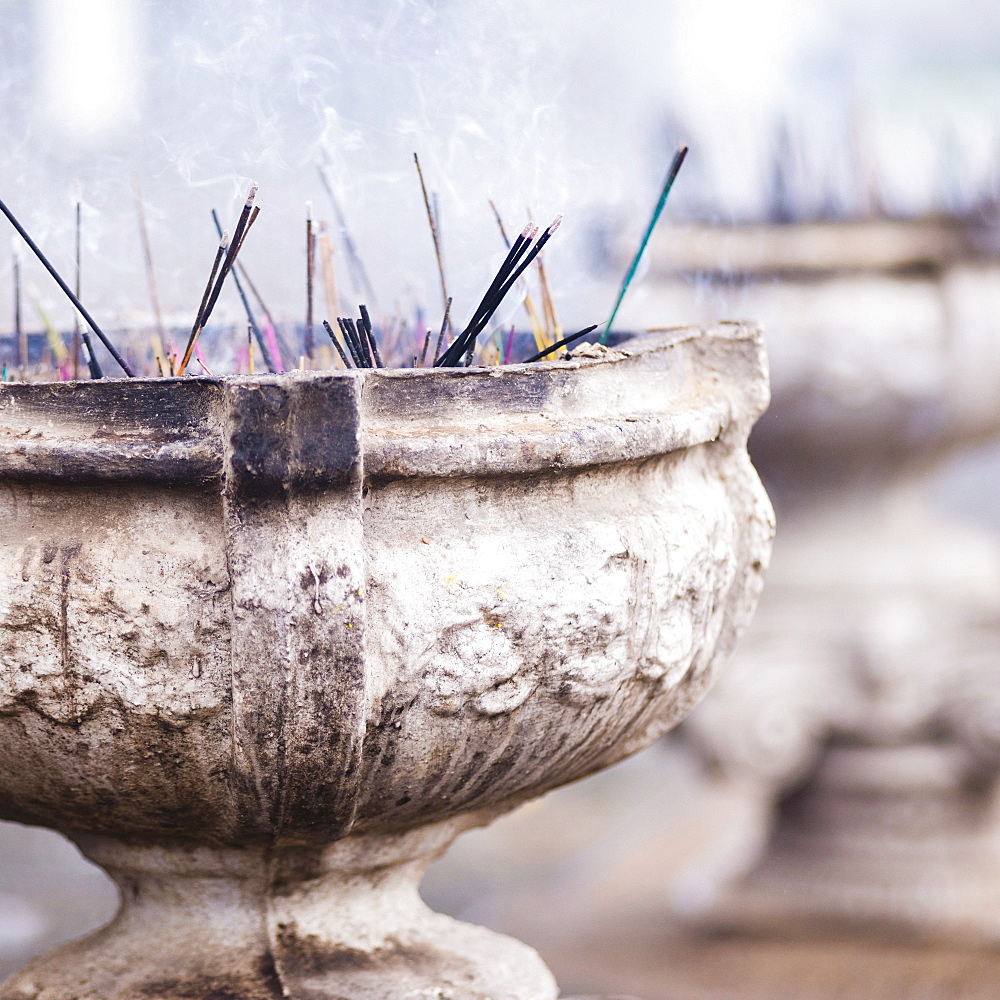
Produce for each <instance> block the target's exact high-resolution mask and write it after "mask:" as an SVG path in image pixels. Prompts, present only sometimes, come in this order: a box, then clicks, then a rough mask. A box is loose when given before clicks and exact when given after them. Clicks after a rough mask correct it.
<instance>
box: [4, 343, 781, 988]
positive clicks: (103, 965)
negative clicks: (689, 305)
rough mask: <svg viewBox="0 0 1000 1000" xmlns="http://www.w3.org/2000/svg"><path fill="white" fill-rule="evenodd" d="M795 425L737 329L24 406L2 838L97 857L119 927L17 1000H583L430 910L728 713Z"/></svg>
mask: <svg viewBox="0 0 1000 1000" xmlns="http://www.w3.org/2000/svg"><path fill="white" fill-rule="evenodd" d="M144 388H149V393H148V394H144V391H143V390H144ZM766 400H767V388H766V377H765V373H764V369H763V357H762V350H761V344H760V336H759V333H758V332H757V331H755V330H753V329H752V328H747V327H744V326H740V325H737V324H732V325H722V326H719V327H717V328H714V329H712V330H709V331H704V332H702V331H693V330H677V331H671V332H669V333H667V334H660V335H657V336H655V337H649V338H636V340H635V341H633V342H631V343H630V344H629V345H628V346H627V350H626V351H619V352H615V353H611V354H609V355H608V356H607V357H605V358H603V359H601V360H591V359H581V360H578V361H569V362H560V363H550V364H539V365H532V366H514V367H511V368H498V369H469V370H458V371H448V372H430V371H419V370H417V371H393V372H371V373H355V372H352V373H347V372H344V373H333V374H319V373H301V374H295V373H287V374H285V375H282V376H265V377H261V378H237V379H185V380H178V381H177V382H176V383H171V382H163V381H156V382H153V383H147V384H146V385H145V386H144V385H143V384H142V383H139V382H107V383H99V384H92V383H88V384H81V385H71V384H66V385H60V386H34V385H31V386H28V385H21V386H16V385H8V386H3V387H2V389H0V485H2V486H3V490H2V492H0V504H2V505H3V508H4V509H3V517H2V518H0V551H2V553H3V558H2V561H0V816H2V817H3V818H8V819H16V820H20V821H23V822H29V823H37V824H42V825H49V826H53V827H55V828H57V829H60V830H63V831H66V832H68V833H70V834H71V836H73V837H74V839H76V840H77V841H78V842H79V843H80V844H81V846H82V847H83V848H84V850H85V851H86V852H87V853H88V855H89V856H91V857H93V858H94V859H95V860H97V861H98V863H100V864H101V865H103V866H104V867H106V868H107V869H108V870H109V871H110V872H111V873H112V875H114V877H115V878H116V880H117V881H118V883H119V885H120V886H121V888H122V894H123V909H122V912H121V914H120V915H119V917H118V919H117V920H116V922H115V923H114V924H113V925H112V926H111V927H110V928H108V929H106V930H105V931H102V932H99V933H98V934H97V935H95V936H93V937H92V938H89V939H85V940H84V941H83V942H79V943H75V944H73V945H70V946H68V948H66V949H64V950H63V952H62V953H61V954H59V953H57V954H56V955H54V956H53V957H51V958H43V959H40V960H37V961H35V962H33V963H32V964H31V965H29V967H27V968H26V969H25V970H24V971H23V972H22V973H21V974H19V975H18V976H15V977H14V978H13V979H12V980H10V981H9V983H8V984H7V986H6V987H5V988H4V989H3V990H2V991H0V996H2V997H4V998H12V997H17V998H22V997H36V996H44V997H46V998H52V1000H57V998H67V1000H68V998H69V997H79V996H83V995H86V996H94V997H112V996H120V997H125V996H128V997H133V996H136V995H149V996H153V995H155V996H157V997H160V996H162V997H202V996H204V997H208V996H221V995H226V996H229V995H237V994H238V995H241V996H242V995H246V996H258V995H259V996H265V995H266V996H278V995H282V994H284V995H291V996H302V997H305V996H342V997H343V996H346V997H352V998H354V997H358V998H360V997H368V996H371V997H376V996H378V997H390V996H392V997H396V996H399V997H402V996H408V995H413V992H414V991H419V990H423V989H439V988H440V989H441V990H444V993H443V994H441V995H447V996H451V997H455V998H458V997H478V996H486V995H489V996H492V997H494V998H501V997H507V996H510V997H512V998H513V997H519V998H521V997H523V998H527V997H536V996H537V997H544V996H554V993H555V986H554V983H553V982H552V980H551V977H550V976H549V974H548V973H547V971H546V970H545V969H544V966H543V965H542V964H541V963H540V961H539V960H538V959H537V956H534V953H533V952H531V951H530V949H527V948H525V946H523V945H519V944H518V943H517V942H513V941H510V940H508V939H505V938H501V937H499V936H497V935H493V934H491V933H489V932H487V931H484V930H481V929H478V928H471V927H467V926H465V925H461V924H456V923H455V922H453V921H450V920H448V919H447V918H444V917H441V916H438V915H436V914H433V913H431V912H430V911H429V910H427V909H426V907H424V906H423V904H422V903H420V901H419V897H418V896H417V894H416V886H417V883H418V881H419V876H420V874H421V872H422V868H423V866H424V865H425V864H426V862H427V861H428V860H429V859H430V858H432V857H433V856H434V855H435V854H436V853H439V852H440V851H441V850H443V849H444V847H445V846H446V845H447V843H448V842H449V841H450V839H451V838H452V837H453V836H454V835H455V834H456V833H457V832H459V831H460V830H461V829H463V828H464V827H466V826H468V825H471V824H476V823H482V822H486V821H488V820H489V819H490V818H491V817H492V816H493V815H495V814H496V813H497V812H498V811H503V810H505V809H508V808H511V807H512V806H514V805H516V804H517V803H518V802H520V801H523V800H524V799H526V798H529V797H531V796H533V795H537V794H539V793H540V792H542V791H544V790H546V789H548V788H551V787H554V786H556V785H558V784H560V783H563V782H566V781H570V780H573V779H574V778H577V777H580V776H582V775H584V774H587V773H589V772H591V771H594V770H596V769H599V768H601V767H604V766H606V765H608V764H609V763H611V762H613V761H615V760H618V759H620V758H621V757H622V756H624V755H626V754H628V753H631V752H633V751H635V750H637V749H639V748H641V747H642V746H645V745H647V744H648V743H649V742H651V741H652V740H654V739H655V738H656V737H657V736H659V735H660V734H661V733H662V732H664V731H666V730H667V729H668V728H670V726H672V725H673V724H674V723H675V722H676V721H677V720H678V719H680V718H681V717H682V716H683V715H684V714H685V713H686V712H687V711H688V710H689V709H690V708H691V707H692V706H693V705H694V704H695V702H696V701H697V700H698V699H699V698H700V697H701V695H702V694H703V693H704V691H705V690H706V689H707V687H708V685H709V684H710V683H711V681H712V679H713V678H714V676H715V674H716V672H717V670H718V667H719V665H720V663H721V662H722V661H723V660H724V658H725V656H726V655H727V654H728V653H729V651H730V650H731V648H732V646H733V644H734V643H735V641H736V638H737V637H738V635H739V633H740V632H741V631H742V629H743V627H744V625H745V624H746V622H747V620H748V618H749V616H750V614H751V613H752V610H753V606H754V604H755V602H756V599H757V595H758V593H759V590H760V585H761V580H762V574H763V571H764V566H765V563H766V561H767V557H768V552H769V548H770V538H771V534H772V530H773V522H772V515H771V512H770V507H769V504H768V502H767V499H766V497H765V496H764V494H763V491H762V489H761V487H760V484H759V481H758V480H757V478H756V475H755V473H754V472H753V469H752V468H751V466H750V464H749V460H748V458H747V456H746V452H745V443H746V438H747V434H748V433H749V429H750V427H751V425H752V424H753V422H754V420H755V419H756V418H757V416H759V414H760V412H761V411H762V409H763V407H764V405H765V404H766ZM150 927H156V928H157V930H156V933H155V935H154V936H153V937H152V938H150V937H148V936H146V934H147V932H146V930H145V928H150Z"/></svg>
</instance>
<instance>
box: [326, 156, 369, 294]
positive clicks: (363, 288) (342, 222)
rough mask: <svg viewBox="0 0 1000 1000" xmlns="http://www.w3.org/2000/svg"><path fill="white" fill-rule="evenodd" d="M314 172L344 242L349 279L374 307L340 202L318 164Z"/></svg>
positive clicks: (361, 263)
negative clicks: (317, 176) (317, 175)
mask: <svg viewBox="0 0 1000 1000" xmlns="http://www.w3.org/2000/svg"><path fill="white" fill-rule="evenodd" d="M316 170H317V171H318V172H319V179H320V182H321V183H322V185H323V188H324V190H325V191H326V194H327V197H328V198H329V199H330V205H331V207H332V208H333V215H334V218H335V219H336V220H337V228H338V229H339V230H340V238H341V239H342V240H343V241H344V250H345V252H346V254H347V266H348V268H349V270H350V272H351V278H352V280H353V281H354V285H355V287H356V288H357V289H358V291H360V292H361V293H362V295H364V297H365V299H366V300H367V301H368V302H371V304H372V305H373V306H375V305H376V304H377V303H376V298H375V292H374V291H373V290H372V284H371V282H370V281H369V280H368V272H367V271H366V270H365V265H364V262H363V261H362V260H361V254H359V253H358V248H357V246H356V245H355V243H354V240H353V239H352V238H351V232H350V230H349V229H348V228H347V220H346V219H345V218H344V213H343V211H341V208H340V202H339V201H338V200H337V196H336V194H334V191H333V184H331V183H330V178H329V177H328V176H327V172H326V170H325V169H324V168H323V165H322V164H320V163H317V164H316Z"/></svg>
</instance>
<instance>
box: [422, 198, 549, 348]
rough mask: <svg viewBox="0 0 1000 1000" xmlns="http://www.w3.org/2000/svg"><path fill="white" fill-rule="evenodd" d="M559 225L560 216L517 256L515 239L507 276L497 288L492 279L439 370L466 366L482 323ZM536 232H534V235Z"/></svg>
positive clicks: (498, 306)
mask: <svg viewBox="0 0 1000 1000" xmlns="http://www.w3.org/2000/svg"><path fill="white" fill-rule="evenodd" d="M561 222H562V216H561V215H557V216H556V217H555V219H553V220H552V222H551V223H550V224H549V226H548V228H547V229H546V230H545V232H544V233H542V235H541V236H540V237H539V238H538V240H537V242H535V243H534V245H532V246H531V247H530V249H526V248H527V247H528V245H529V244H530V243H531V239H529V240H528V241H527V243H525V244H522V245H521V247H520V252H519V253H515V250H514V248H515V247H517V246H518V242H519V241H520V240H521V237H518V242H515V243H514V247H512V248H511V251H510V253H509V254H508V255H507V258H508V260H512V262H513V264H512V266H511V267H510V268H508V271H509V274H508V276H507V277H505V278H504V279H502V281H501V282H500V283H499V285H498V282H497V281H496V280H495V279H494V282H493V284H492V285H491V286H490V291H488V292H487V293H486V295H485V296H484V298H483V302H482V303H481V304H480V307H479V308H478V309H477V310H476V315H475V316H474V317H473V319H472V321H471V322H470V323H469V325H468V326H467V327H466V328H465V330H464V331H463V332H462V335H461V336H460V337H458V338H456V340H455V342H454V343H453V344H452V345H451V347H449V348H448V350H447V351H446V352H445V354H444V356H443V357H442V358H440V359H439V360H438V362H437V365H438V366H439V367H452V366H454V365H457V364H458V363H459V361H460V360H461V359H462V358H463V357H464V358H465V359H466V364H468V362H469V361H470V360H471V358H472V352H473V351H474V350H475V346H476V338H477V337H478V336H479V334H480V333H482V331H483V329H484V328H485V327H486V324H487V323H488V322H489V321H490V317H491V316H492V315H493V313H495V312H496V311H497V309H499V308H500V304H501V303H502V302H503V300H504V299H505V298H506V297H507V293H508V292H509V291H510V290H511V288H513V287H514V284H515V283H516V282H517V279H518V278H519V277H520V276H521V275H522V274H523V273H524V271H525V269H526V268H527V267H528V266H529V265H530V264H531V262H532V261H533V260H534V259H535V258H536V257H537V256H538V254H539V252H540V251H541V249H542V247H543V246H545V244H546V243H547V242H548V241H549V239H550V238H551V236H552V234H553V233H554V232H555V231H556V230H557V229H558V228H559V225H560V223H561ZM537 231H538V230H537V229H536V230H535V232H537ZM523 235H524V234H523V233H522V236H523ZM533 236H534V234H532V238H533ZM501 270H503V269H501Z"/></svg>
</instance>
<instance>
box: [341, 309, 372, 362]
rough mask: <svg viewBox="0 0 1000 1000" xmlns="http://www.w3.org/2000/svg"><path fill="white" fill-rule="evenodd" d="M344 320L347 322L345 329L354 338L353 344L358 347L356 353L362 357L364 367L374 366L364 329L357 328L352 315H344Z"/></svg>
mask: <svg viewBox="0 0 1000 1000" xmlns="http://www.w3.org/2000/svg"><path fill="white" fill-rule="evenodd" d="M344 322H345V323H346V324H347V329H348V330H350V331H351V336H352V337H353V338H354V344H355V346H356V347H357V349H358V353H359V354H360V355H361V357H362V358H363V359H364V365H365V368H374V367H375V359H374V358H373V357H372V349H371V346H370V345H369V343H368V337H367V336H366V335H365V332H364V330H358V325H357V323H355V322H354V317H353V316H345V317H344Z"/></svg>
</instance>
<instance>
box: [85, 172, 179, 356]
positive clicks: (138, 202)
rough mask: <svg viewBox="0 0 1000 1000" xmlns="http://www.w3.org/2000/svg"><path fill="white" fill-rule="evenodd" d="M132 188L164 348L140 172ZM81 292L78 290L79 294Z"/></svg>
mask: <svg viewBox="0 0 1000 1000" xmlns="http://www.w3.org/2000/svg"><path fill="white" fill-rule="evenodd" d="M132 188H133V191H134V192H135V211H136V215H137V216H138V219H139V238H140V240H141V241H142V256H143V259H144V261H145V264H146V284H147V285H148V286H149V302H150V305H152V307H153V319H154V320H155V321H156V336H157V339H158V340H159V343H160V345H161V349H162V344H163V341H164V340H165V339H166V336H167V332H166V329H165V328H164V326H163V311H162V309H161V308H160V291H159V288H158V287H157V283H156V269H155V268H154V267H153V249H152V245H151V244H150V242H149V230H148V229H147V227H146V208H145V205H144V203H143V200H142V188H141V187H140V186H139V175H138V174H135V176H133V178H132ZM78 204H79V203H78ZM79 294H80V293H79V292H77V295H79ZM154 348H155V345H154Z"/></svg>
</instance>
